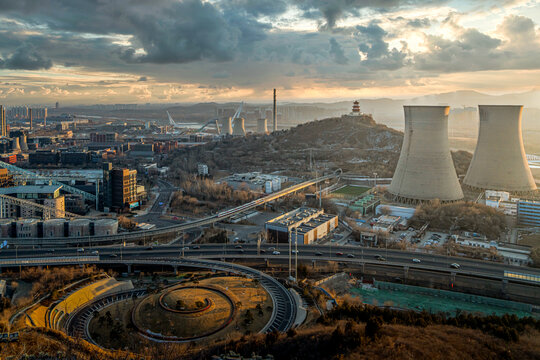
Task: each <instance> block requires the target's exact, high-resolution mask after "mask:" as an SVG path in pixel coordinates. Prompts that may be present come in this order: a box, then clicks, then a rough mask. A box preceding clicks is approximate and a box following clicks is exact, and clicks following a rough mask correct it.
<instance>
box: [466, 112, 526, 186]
mask: <svg viewBox="0 0 540 360" xmlns="http://www.w3.org/2000/svg"><path fill="white" fill-rule="evenodd" d="M478 111H479V114H480V126H479V131H478V141H477V143H476V150H475V151H474V156H473V159H472V161H471V164H470V165H469V170H468V171H467V175H466V176H465V180H464V181H463V183H464V184H465V185H467V186H470V187H472V188H478V189H489V190H504V191H510V192H529V191H534V190H536V184H535V182H534V179H533V176H532V174H531V169H530V168H529V164H528V163H527V159H526V156H525V149H524V148H523V138H522V136H521V114H522V111H523V106H519V105H517V106H506V105H499V106H497V105H479V106H478Z"/></svg>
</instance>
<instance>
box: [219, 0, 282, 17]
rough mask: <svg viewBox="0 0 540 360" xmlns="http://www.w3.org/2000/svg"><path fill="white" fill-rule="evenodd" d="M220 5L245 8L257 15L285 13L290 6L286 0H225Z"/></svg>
mask: <svg viewBox="0 0 540 360" xmlns="http://www.w3.org/2000/svg"><path fill="white" fill-rule="evenodd" d="M220 5H221V6H222V7H224V8H227V9H231V10H233V11H237V12H238V11H241V10H243V11H245V12H247V13H248V14H250V15H253V16H255V17H259V16H275V15H279V14H283V13H284V12H285V11H287V8H288V6H289V5H288V4H287V1H285V0H224V1H222V2H221V3H220Z"/></svg>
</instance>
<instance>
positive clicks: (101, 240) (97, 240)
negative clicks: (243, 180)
mask: <svg viewBox="0 0 540 360" xmlns="http://www.w3.org/2000/svg"><path fill="white" fill-rule="evenodd" d="M339 176H341V169H338V170H336V171H335V172H333V173H332V174H329V175H325V176H321V177H318V178H316V179H312V180H308V181H304V182H302V183H300V184H296V185H293V186H291V187H288V188H286V189H283V190H280V191H277V192H275V193H272V194H269V195H267V196H264V197H262V198H260V199H256V200H253V201H251V202H249V203H247V204H243V205H240V206H237V207H234V208H232V209H228V210H224V211H220V212H218V213H217V214H214V215H211V216H208V217H205V218H201V219H196V220H192V221H189V222H185V223H182V224H178V225H171V226H166V227H162V228H159V229H151V230H140V231H132V232H128V233H122V234H117V235H106V236H83V237H61V238H13V239H7V240H8V244H11V245H17V246H32V247H33V246H41V247H62V246H70V245H71V246H73V245H83V246H90V245H92V244H94V245H97V244H112V243H119V242H131V241H137V240H141V239H142V240H144V239H149V238H151V237H153V236H160V235H173V236H175V237H179V236H180V235H181V234H182V233H184V232H186V231H188V230H191V229H195V228H199V227H201V226H205V225H209V224H213V223H216V222H219V221H222V220H226V219H228V218H230V217H232V216H234V215H236V214H239V213H242V212H244V211H247V210H251V209H255V208H256V207H258V206H261V205H264V204H266V203H269V202H271V201H274V200H276V199H279V198H281V197H283V196H286V195H289V194H292V193H295V192H297V191H299V190H302V189H305V188H306V187H309V186H311V185H314V184H317V183H320V182H323V181H327V180H330V179H333V178H337V177H339Z"/></svg>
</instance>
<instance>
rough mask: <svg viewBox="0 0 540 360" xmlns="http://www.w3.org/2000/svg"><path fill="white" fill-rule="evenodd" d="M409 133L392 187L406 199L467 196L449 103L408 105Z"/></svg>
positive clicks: (397, 198)
mask: <svg viewBox="0 0 540 360" xmlns="http://www.w3.org/2000/svg"><path fill="white" fill-rule="evenodd" d="M404 111H405V134H404V137H403V145H402V147H401V154H400V156H399V161H398V164H397V167H396V171H395V172H394V177H393V178H392V183H391V184H390V186H389V187H388V191H389V192H390V193H391V194H393V195H394V197H395V199H396V200H398V201H401V202H405V203H413V204H414V203H420V202H422V201H429V200H434V199H439V200H441V201H455V200H460V199H462V198H463V191H462V190H461V187H460V185H459V181H458V177H457V175H456V169H455V168H454V163H453V162H452V156H451V154H450V146H449V143H448V113H449V111H450V108H449V107H448V106H404Z"/></svg>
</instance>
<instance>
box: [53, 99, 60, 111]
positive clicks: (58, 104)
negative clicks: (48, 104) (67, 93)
mask: <svg viewBox="0 0 540 360" xmlns="http://www.w3.org/2000/svg"><path fill="white" fill-rule="evenodd" d="M54 108H55V109H57V110H58V109H59V108H60V103H59V102H58V101H57V102H56V104H54Z"/></svg>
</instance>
